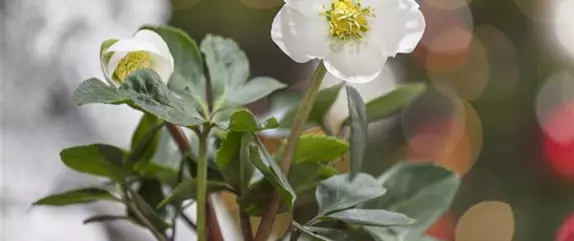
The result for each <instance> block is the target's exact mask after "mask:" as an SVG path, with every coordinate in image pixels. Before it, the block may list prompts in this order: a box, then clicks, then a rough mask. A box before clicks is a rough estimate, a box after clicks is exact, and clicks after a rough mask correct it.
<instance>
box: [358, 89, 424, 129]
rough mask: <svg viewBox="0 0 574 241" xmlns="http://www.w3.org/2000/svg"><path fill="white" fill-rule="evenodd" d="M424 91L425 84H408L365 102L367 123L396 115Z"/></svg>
mask: <svg viewBox="0 0 574 241" xmlns="http://www.w3.org/2000/svg"><path fill="white" fill-rule="evenodd" d="M425 90H426V85H425V84H408V85H403V86H399V87H398V88H396V89H394V90H393V91H391V92H389V93H387V94H385V95H382V96H379V97H377V98H375V99H373V100H371V101H369V102H367V120H368V122H372V121H376V120H380V119H384V118H387V117H390V116H393V115H395V114H397V113H398V112H399V111H400V110H401V109H402V108H404V107H407V106H408V105H409V104H410V103H411V102H413V101H414V100H415V99H416V98H418V97H419V96H420V95H421V94H422V93H424V91H425Z"/></svg>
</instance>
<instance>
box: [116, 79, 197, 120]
mask: <svg viewBox="0 0 574 241" xmlns="http://www.w3.org/2000/svg"><path fill="white" fill-rule="evenodd" d="M120 89H121V90H123V91H125V94H126V96H128V97H129V98H130V100H131V101H133V102H134V104H135V105H136V106H138V107H140V108H142V109H143V110H145V111H146V112H149V113H151V114H153V115H155V116H157V117H159V118H161V119H163V120H165V121H167V122H170V123H174V124H178V125H183V126H195V125H198V124H201V123H203V122H204V120H203V119H202V117H201V116H200V115H199V113H198V112H197V110H196V109H195V106H189V105H185V103H186V102H181V101H179V100H178V99H177V98H176V97H175V96H174V95H173V94H172V93H171V91H170V90H169V89H168V88H167V86H165V84H163V82H162V81H161V79H160V77H159V75H158V74H157V73H156V72H155V71H153V70H151V69H142V70H139V71H136V72H134V73H131V74H130V75H128V77H127V78H126V80H125V81H124V83H123V84H122V85H121V86H120Z"/></svg>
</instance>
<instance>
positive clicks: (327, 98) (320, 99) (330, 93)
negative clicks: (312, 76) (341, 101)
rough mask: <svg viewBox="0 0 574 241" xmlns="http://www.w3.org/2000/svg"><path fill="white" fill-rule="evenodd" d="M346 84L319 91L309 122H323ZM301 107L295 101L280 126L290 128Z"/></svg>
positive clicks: (342, 83)
mask: <svg viewBox="0 0 574 241" xmlns="http://www.w3.org/2000/svg"><path fill="white" fill-rule="evenodd" d="M344 85H345V82H341V83H339V84H336V85H334V86H331V87H329V88H325V89H322V90H321V91H319V93H317V98H316V99H315V102H314V103H313V107H312V108H311V113H310V114H309V118H308V119H307V123H311V124H323V122H324V118H325V115H326V114H327V112H328V111H329V109H331V106H333V104H334V103H335V101H336V100H337V97H338V96H339V92H341V88H342V87H343V86H344ZM298 109H299V105H298V104H297V103H295V105H293V106H292V107H291V108H290V109H289V110H288V111H287V113H286V114H285V115H284V116H283V118H281V120H280V121H279V122H280V124H279V127H280V128H290V127H291V126H292V125H293V121H294V120H295V115H296V114H297V110H298Z"/></svg>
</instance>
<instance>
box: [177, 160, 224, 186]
mask: <svg viewBox="0 0 574 241" xmlns="http://www.w3.org/2000/svg"><path fill="white" fill-rule="evenodd" d="M184 161H186V162H187V166H188V171H189V173H190V175H191V177H192V178H195V177H196V175H197V161H196V160H195V159H194V158H192V157H190V156H186V157H184ZM207 180H210V181H223V180H224V177H223V174H222V173H221V172H220V171H219V170H218V168H217V165H211V164H209V165H207Z"/></svg>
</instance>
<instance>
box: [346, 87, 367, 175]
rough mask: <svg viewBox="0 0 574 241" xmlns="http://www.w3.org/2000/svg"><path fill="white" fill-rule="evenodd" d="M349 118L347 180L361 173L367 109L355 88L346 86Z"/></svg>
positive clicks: (365, 140)
mask: <svg viewBox="0 0 574 241" xmlns="http://www.w3.org/2000/svg"><path fill="white" fill-rule="evenodd" d="M346 88H347V96H348V98H347V99H348V106H349V116H350V120H351V137H350V144H351V172H350V175H349V178H351V179H352V178H354V177H355V175H357V173H359V172H360V171H361V167H362V165H363V159H364V156H365V149H366V148H367V135H368V130H367V128H368V123H367V109H366V106H365V102H363V97H361V94H359V91H357V90H356V89H355V88H353V87H351V86H348V85H347V87H346Z"/></svg>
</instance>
